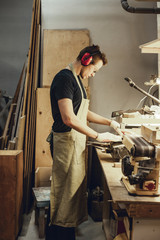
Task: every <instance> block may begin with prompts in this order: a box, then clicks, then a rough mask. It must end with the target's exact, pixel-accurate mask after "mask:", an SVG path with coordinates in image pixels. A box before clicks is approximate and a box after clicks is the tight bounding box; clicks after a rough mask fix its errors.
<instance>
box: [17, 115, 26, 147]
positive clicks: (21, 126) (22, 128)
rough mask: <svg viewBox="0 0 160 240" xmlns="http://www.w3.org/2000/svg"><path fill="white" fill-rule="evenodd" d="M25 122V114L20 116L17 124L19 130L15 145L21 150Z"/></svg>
mask: <svg viewBox="0 0 160 240" xmlns="http://www.w3.org/2000/svg"><path fill="white" fill-rule="evenodd" d="M25 122H26V116H22V117H21V118H20V125H19V131H18V143H17V147H16V148H17V149H18V150H23V142H24V129H25Z"/></svg>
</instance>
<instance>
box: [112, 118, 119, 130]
mask: <svg viewBox="0 0 160 240" xmlns="http://www.w3.org/2000/svg"><path fill="white" fill-rule="evenodd" d="M110 127H112V128H113V129H114V130H115V131H116V130H117V128H120V124H119V123H118V122H116V121H114V120H112V121H111V124H110Z"/></svg>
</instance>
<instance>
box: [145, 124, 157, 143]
mask: <svg viewBox="0 0 160 240" xmlns="http://www.w3.org/2000/svg"><path fill="white" fill-rule="evenodd" d="M141 135H142V136H143V137H144V139H146V140H147V141H148V142H150V143H153V144H159V143H160V127H156V126H144V125H143V126H141Z"/></svg>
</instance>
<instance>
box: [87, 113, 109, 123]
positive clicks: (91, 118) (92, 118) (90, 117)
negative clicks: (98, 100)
mask: <svg viewBox="0 0 160 240" xmlns="http://www.w3.org/2000/svg"><path fill="white" fill-rule="evenodd" d="M87 120H88V121H89V122H93V123H97V124H103V125H108V126H110V124H111V120H110V119H108V118H105V117H102V116H100V115H98V114H96V113H94V112H92V111H89V110H88V114H87Z"/></svg>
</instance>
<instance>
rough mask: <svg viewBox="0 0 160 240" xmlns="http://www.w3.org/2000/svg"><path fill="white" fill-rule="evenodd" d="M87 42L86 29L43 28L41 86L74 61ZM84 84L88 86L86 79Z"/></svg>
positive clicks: (48, 83) (49, 83) (87, 34)
mask: <svg viewBox="0 0 160 240" xmlns="http://www.w3.org/2000/svg"><path fill="white" fill-rule="evenodd" d="M89 43H90V39H89V31H88V30H44V32H43V79H42V86H43V87H46V86H50V85H51V82H52V80H53V77H54V76H55V74H56V73H57V72H58V71H60V70H61V69H62V68H65V67H66V66H67V65H68V64H69V63H70V62H72V61H74V60H75V58H76V57H77V56H78V54H79V52H80V50H81V49H83V48H84V47H86V46H88V45H89ZM84 85H85V86H88V80H86V81H85V82H84Z"/></svg>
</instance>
